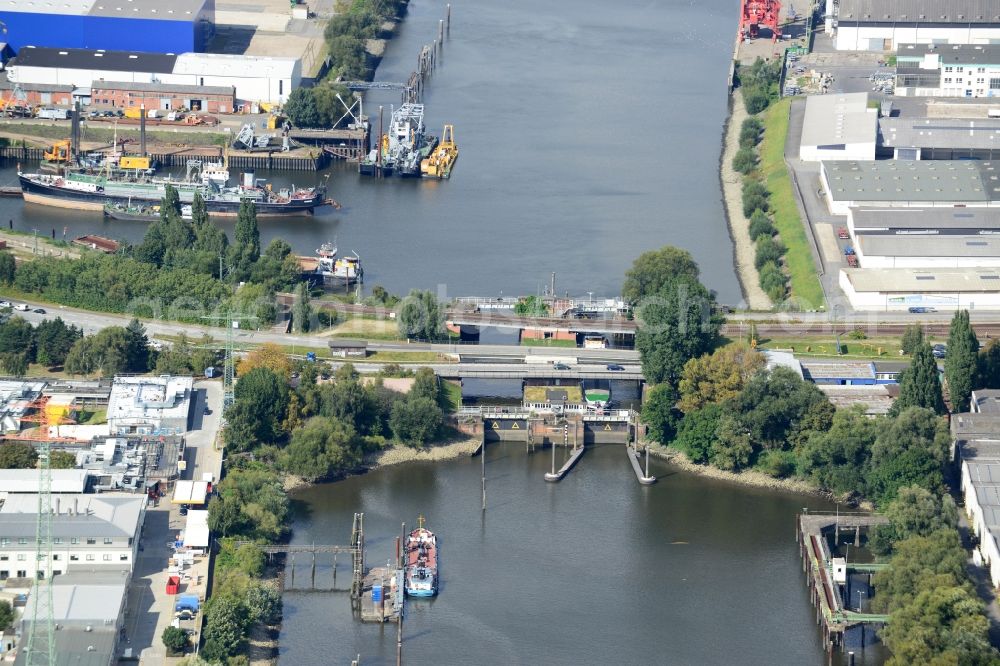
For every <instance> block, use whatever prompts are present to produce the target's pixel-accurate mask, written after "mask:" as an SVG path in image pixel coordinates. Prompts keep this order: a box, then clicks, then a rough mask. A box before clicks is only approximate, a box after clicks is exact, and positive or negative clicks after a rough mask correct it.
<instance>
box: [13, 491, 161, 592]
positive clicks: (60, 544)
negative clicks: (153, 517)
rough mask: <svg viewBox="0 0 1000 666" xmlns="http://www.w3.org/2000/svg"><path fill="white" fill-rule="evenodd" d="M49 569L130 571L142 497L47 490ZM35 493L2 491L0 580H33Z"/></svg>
mask: <svg viewBox="0 0 1000 666" xmlns="http://www.w3.org/2000/svg"><path fill="white" fill-rule="evenodd" d="M52 510H53V514H52V573H53V575H54V574H60V573H66V572H68V571H81V570H91V569H95V568H101V569H109V568H114V569H127V570H129V571H131V570H132V568H133V566H134V565H135V558H136V554H137V553H138V550H139V534H140V532H141V531H142V523H143V521H144V520H145V517H146V496H145V495H127V496H123V495H112V494H109V493H103V494H100V495H79V494H53V495H52ZM37 522H38V495H35V494H32V493H18V494H13V493H12V494H8V495H6V496H5V497H4V500H3V504H2V505H0V535H2V536H0V580H2V579H7V578H12V577H13V578H34V577H35V574H36V565H35V553H36V551H37V549H38V545H37V544H36V543H35V529H36V526H37V525H36V524H37Z"/></svg>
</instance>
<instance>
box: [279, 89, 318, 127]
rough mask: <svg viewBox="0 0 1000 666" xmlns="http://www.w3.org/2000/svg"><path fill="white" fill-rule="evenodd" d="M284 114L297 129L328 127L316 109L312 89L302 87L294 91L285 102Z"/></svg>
mask: <svg viewBox="0 0 1000 666" xmlns="http://www.w3.org/2000/svg"><path fill="white" fill-rule="evenodd" d="M284 112H285V114H286V115H287V116H288V120H289V121H291V123H292V125H294V126H295V127H324V128H325V127H326V123H325V122H324V121H325V118H323V116H321V115H320V113H319V110H318V109H317V108H316V97H315V94H314V93H313V89H312V88H306V87H304V86H300V87H298V88H296V89H295V90H293V91H292V92H291V93H290V94H289V95H288V101H287V102H285V108H284Z"/></svg>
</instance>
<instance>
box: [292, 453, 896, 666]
mask: <svg viewBox="0 0 1000 666" xmlns="http://www.w3.org/2000/svg"><path fill="white" fill-rule="evenodd" d="M558 455H559V458H558V460H557V463H556V464H557V465H559V464H561V460H562V458H563V456H564V453H563V451H561V450H560V451H559V452H558ZM480 465H481V462H480V459H479V458H461V459H457V460H454V461H450V462H443V463H437V464H433V463H417V464H407V465H401V466H395V467H388V468H384V469H381V470H376V471H374V472H371V473H369V474H366V475H363V476H358V477H354V478H350V479H347V480H345V481H342V482H339V483H335V484H329V485H324V486H317V487H313V488H308V489H304V490H301V491H298V492H296V493H294V494H293V500H294V507H295V513H296V517H295V519H294V522H293V528H294V536H293V542H295V543H303V544H308V543H338V544H339V543H347V542H348V541H349V538H350V531H351V520H352V518H353V515H354V512H355V511H359V512H364V514H365V515H364V524H365V530H366V532H365V540H366V545H367V557H368V562H369V565H371V566H378V565H380V564H385V562H386V560H387V559H388V558H391V557H392V553H393V549H394V537H395V536H396V535H398V534H399V533H400V523H401V522H404V521H405V522H406V523H407V525H408V527H407V529H411V528H412V527H413V526H414V524H415V522H416V519H417V515H418V514H423V515H424V516H425V517H426V520H427V523H426V526H427V527H428V528H430V529H431V530H434V531H435V532H436V533H437V534H438V535H439V538H440V539H441V571H442V582H441V591H440V595H439V596H438V597H437V598H435V599H433V600H429V601H428V600H410V601H408V602H407V612H406V620H405V622H404V625H403V629H404V631H403V634H404V646H403V655H404V656H403V663H404V664H418V663H419V664H477V665H483V666H486V665H492V664H496V665H497V666H501V665H502V666H511V665H516V664H526V665H527V664H672V665H678V664H684V665H686V664H692V665H694V664H697V665H703V664H753V665H757V664H760V665H764V664H796V665H804V664H816V665H819V664H825V663H827V662H826V656H825V653H824V652H823V651H822V647H821V639H820V636H819V631H818V628H817V627H816V625H815V623H814V611H813V608H812V607H811V606H810V604H809V596H808V592H807V590H806V586H805V578H804V576H803V574H802V568H801V561H800V560H799V557H798V549H797V547H796V544H795V540H794V518H795V515H796V513H797V512H799V511H801V510H802V508H803V507H809V508H810V510H829V509H833V506H832V505H828V504H826V503H825V502H823V501H822V500H819V499H816V498H811V497H803V496H800V495H794V494H786V493H781V492H776V491H770V490H762V489H754V488H745V487H741V486H736V485H733V484H729V483H724V482H720V481H715V480H711V479H706V478H703V477H697V476H693V475H690V474H684V473H679V472H677V471H676V470H674V469H672V468H670V467H668V466H666V465H665V464H663V463H660V462H658V461H655V460H654V461H652V462H651V465H650V467H651V469H650V472H651V473H652V474H654V475H656V476H657V477H659V482H658V483H657V484H656V485H654V486H649V487H642V486H640V485H639V484H638V483H637V482H636V478H635V476H634V474H633V472H632V469H631V467H630V466H629V463H628V461H627V460H626V453H625V451H624V447H622V446H621V445H607V446H597V447H593V448H590V449H588V451H587V452H586V453H585V454H584V456H583V458H582V459H581V460H580V462H579V464H578V465H577V466H576V467H575V468H574V469H573V471H572V472H570V473H569V475H568V476H567V477H566V478H565V479H564V480H563V481H562V482H560V483H558V484H550V483H546V482H545V481H544V480H543V479H542V475H543V474H544V473H545V472H547V471H549V468H550V466H551V455H550V453H549V451H548V450H545V449H540V450H538V451H536V452H534V453H531V454H529V453H527V452H526V451H525V449H524V445H523V444H519V443H515V442H510V443H504V444H491V445H490V448H489V449H488V451H487V462H486V473H487V504H488V507H487V510H486V512H485V513H483V512H482V510H481V486H480ZM288 575H289V573H288V571H287V570H286V581H287V580H288ZM332 580H333V578H332V571H331V567H330V565H329V561H327V562H322V561H321V563H320V565H319V566H317V570H316V587H320V588H328V587H331V586H332ZM309 584H310V563H309V562H308V561H307V560H306V558H302V557H300V559H299V560H298V562H297V564H296V571H295V586H296V587H299V588H301V587H303V586H306V587H308V585H309ZM349 585H350V566H349V563H348V562H346V561H345V559H344V558H341V559H340V560H339V570H338V577H337V587H338V588H340V589H341V590H344V589H346V588H348V587H349ZM284 602H285V621H284V626H283V628H282V631H281V637H280V644H281V655H280V663H281V664H282V665H285V664H288V665H293V664H294V665H295V666H312V665H316V666H319V665H321V664H322V665H324V666H325V665H326V664H347V663H349V662H350V660H351V659H352V658H355V657H356V656H357V655H358V654H360V655H361V663H362V664H366V665H372V664H378V665H390V664H394V663H395V650H396V627H395V625H386V626H384V627H383V626H379V625H372V624H362V623H360V622H358V621H356V620H354V619H352V616H351V609H350V602H349V596H348V594H347V593H346V592H345V591H339V592H319V593H317V592H305V591H290V592H286V594H285V596H284ZM858 652H859V659H858V660H857V663H858V664H878V663H881V660H882V658H883V656H884V655H883V653H882V651H880V650H878V649H875V650H872V649H870V648H869V649H868V650H867V651H866V652H864V653H863V654H861V650H859V651H858ZM840 657H841V655H839V654H838V655H836V658H835V660H834V663H844V662H842V660H841V658H840Z"/></svg>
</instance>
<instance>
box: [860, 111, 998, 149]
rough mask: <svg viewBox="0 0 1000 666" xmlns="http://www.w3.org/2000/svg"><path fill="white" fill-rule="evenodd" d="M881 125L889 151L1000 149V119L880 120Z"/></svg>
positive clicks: (880, 129)
mask: <svg viewBox="0 0 1000 666" xmlns="http://www.w3.org/2000/svg"><path fill="white" fill-rule="evenodd" d="M878 126H879V136H880V137H881V141H882V145H883V146H886V147H888V148H953V149H958V148H965V149H982V148H1000V120H996V119H990V118H983V119H978V120H960V119H949V118H880V119H879V121H878Z"/></svg>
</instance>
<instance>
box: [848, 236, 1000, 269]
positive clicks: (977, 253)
mask: <svg viewBox="0 0 1000 666" xmlns="http://www.w3.org/2000/svg"><path fill="white" fill-rule="evenodd" d="M855 244H856V245H857V246H858V250H859V252H860V253H861V254H862V256H865V257H980V258H996V257H1000V237H997V236H938V235H930V234H910V235H898V236H897V235H892V236H890V235H885V234H882V235H859V236H858V237H857V239H856V240H855ZM994 274H996V273H995V272H994Z"/></svg>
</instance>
